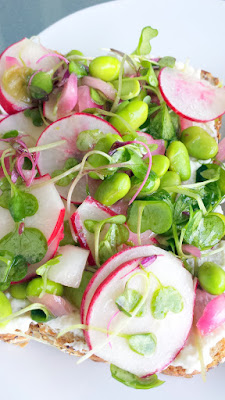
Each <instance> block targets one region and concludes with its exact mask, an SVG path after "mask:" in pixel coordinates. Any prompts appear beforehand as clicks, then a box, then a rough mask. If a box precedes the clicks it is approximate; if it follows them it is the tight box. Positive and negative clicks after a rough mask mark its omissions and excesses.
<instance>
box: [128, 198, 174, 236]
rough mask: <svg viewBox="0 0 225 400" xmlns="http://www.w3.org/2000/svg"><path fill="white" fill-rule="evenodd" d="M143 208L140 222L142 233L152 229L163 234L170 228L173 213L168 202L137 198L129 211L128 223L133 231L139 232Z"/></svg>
mask: <svg viewBox="0 0 225 400" xmlns="http://www.w3.org/2000/svg"><path fill="white" fill-rule="evenodd" d="M141 208H143V211H142V213H141V224H140V232H141V233H143V232H145V231H147V230H148V229H150V230H151V231H152V232H154V233H157V234H162V233H165V232H167V231H168V230H169V229H170V227H171V225H172V221H173V213H172V209H171V207H170V206H169V205H168V204H167V203H166V202H164V201H162V200H156V201H154V200H150V201H144V200H135V201H134V202H133V203H132V205H131V206H130V207H129V208H128V212H127V225H128V227H129V229H130V230H131V231H132V232H134V233H137V232H138V225H139V214H140V212H139V210H140V209H141Z"/></svg>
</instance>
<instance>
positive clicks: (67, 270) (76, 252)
mask: <svg viewBox="0 0 225 400" xmlns="http://www.w3.org/2000/svg"><path fill="white" fill-rule="evenodd" d="M58 254H61V257H60V258H59V263H58V264H55V265H53V266H52V267H51V268H50V269H49V271H48V278H49V279H51V280H52V281H54V282H57V283H61V284H62V285H64V286H69V287H73V288H77V287H79V286H80V282H81V278H82V274H83V271H84V268H85V265H86V262H87V258H88V255H89V251H88V250H85V249H81V248H80V247H76V246H72V245H66V246H62V247H60V248H59V249H58Z"/></svg>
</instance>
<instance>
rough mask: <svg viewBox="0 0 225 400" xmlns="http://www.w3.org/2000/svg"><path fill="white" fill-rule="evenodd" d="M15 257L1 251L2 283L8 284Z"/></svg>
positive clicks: (0, 271)
mask: <svg viewBox="0 0 225 400" xmlns="http://www.w3.org/2000/svg"><path fill="white" fill-rule="evenodd" d="M13 259H14V256H13V254H12V253H9V252H8V251H0V282H1V283H3V282H6V281H7V280H8V275H9V272H10V269H11V267H12V263H13Z"/></svg>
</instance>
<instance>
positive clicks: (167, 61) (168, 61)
mask: <svg viewBox="0 0 225 400" xmlns="http://www.w3.org/2000/svg"><path fill="white" fill-rule="evenodd" d="M175 62H176V58H174V57H170V56H166V57H162V58H160V60H159V61H158V64H159V66H160V67H161V68H163V67H170V68H173V67H174V65H175Z"/></svg>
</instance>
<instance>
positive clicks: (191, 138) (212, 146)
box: [181, 126, 218, 160]
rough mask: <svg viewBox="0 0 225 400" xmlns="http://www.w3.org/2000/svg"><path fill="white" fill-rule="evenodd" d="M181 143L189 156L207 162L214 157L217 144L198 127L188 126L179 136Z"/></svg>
mask: <svg viewBox="0 0 225 400" xmlns="http://www.w3.org/2000/svg"><path fill="white" fill-rule="evenodd" d="M181 141H182V142H183V143H184V145H185V146H186V147H187V150H188V153H189V154H190V156H192V157H195V158H197V159H198V160H208V159H209V158H213V157H215V155H216V154H217V152H218V144H217V143H216V141H215V139H214V138H213V137H212V136H211V135H210V134H209V133H208V132H206V130H205V129H203V128H200V127H199V126H190V127H189V128H187V129H185V130H184V131H183V132H182V135H181Z"/></svg>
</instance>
